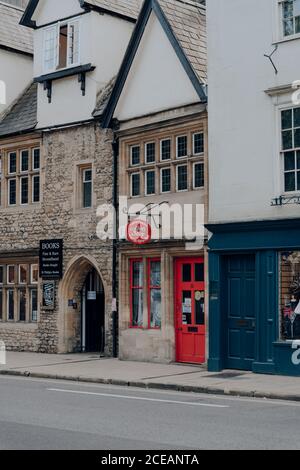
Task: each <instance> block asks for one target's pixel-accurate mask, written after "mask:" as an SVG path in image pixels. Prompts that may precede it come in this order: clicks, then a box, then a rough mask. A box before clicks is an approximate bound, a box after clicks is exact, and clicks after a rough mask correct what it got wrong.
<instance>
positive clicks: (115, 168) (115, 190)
mask: <svg viewBox="0 0 300 470" xmlns="http://www.w3.org/2000/svg"><path fill="white" fill-rule="evenodd" d="M112 148H113V206H114V209H115V237H114V239H113V257H112V258H113V259H112V263H113V265H112V298H113V312H112V316H113V356H114V357H116V358H117V357H118V332H119V328H118V324H119V315H118V304H117V295H118V292H117V290H118V280H117V275H118V274H117V273H118V270H117V264H118V210H119V201H118V158H119V141H118V139H115V140H114V141H113V143H112Z"/></svg>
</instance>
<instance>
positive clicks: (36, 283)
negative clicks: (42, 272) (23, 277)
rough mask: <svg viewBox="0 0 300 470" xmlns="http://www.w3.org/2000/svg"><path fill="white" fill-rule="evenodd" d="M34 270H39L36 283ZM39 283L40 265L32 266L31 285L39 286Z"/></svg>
mask: <svg viewBox="0 0 300 470" xmlns="http://www.w3.org/2000/svg"><path fill="white" fill-rule="evenodd" d="M34 269H37V272H38V280H37V281H34V280H33V271H34ZM38 283H39V265H38V264H31V265H30V284H31V285H33V286H37V285H38Z"/></svg>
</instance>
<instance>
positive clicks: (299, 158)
mask: <svg viewBox="0 0 300 470" xmlns="http://www.w3.org/2000/svg"><path fill="white" fill-rule="evenodd" d="M297 168H298V170H300V152H299V151H298V152H297Z"/></svg>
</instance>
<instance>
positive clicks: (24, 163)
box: [21, 150, 29, 171]
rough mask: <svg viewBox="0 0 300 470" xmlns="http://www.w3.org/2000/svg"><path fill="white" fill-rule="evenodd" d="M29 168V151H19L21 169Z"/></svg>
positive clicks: (26, 169)
mask: <svg viewBox="0 0 300 470" xmlns="http://www.w3.org/2000/svg"><path fill="white" fill-rule="evenodd" d="M28 170H29V151H28V150H23V151H22V152H21V171H28Z"/></svg>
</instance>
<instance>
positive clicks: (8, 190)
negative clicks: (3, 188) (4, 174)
mask: <svg viewBox="0 0 300 470" xmlns="http://www.w3.org/2000/svg"><path fill="white" fill-rule="evenodd" d="M12 181H15V183H16V202H15V204H11V202H10V184H11V182H12ZM17 182H18V180H17V178H9V179H8V184H7V203H8V204H7V205H8V206H9V207H16V206H17Z"/></svg>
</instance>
